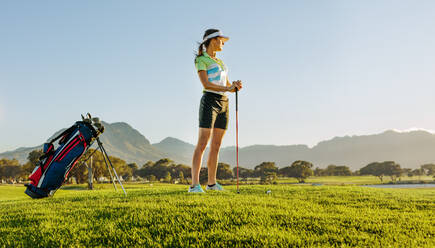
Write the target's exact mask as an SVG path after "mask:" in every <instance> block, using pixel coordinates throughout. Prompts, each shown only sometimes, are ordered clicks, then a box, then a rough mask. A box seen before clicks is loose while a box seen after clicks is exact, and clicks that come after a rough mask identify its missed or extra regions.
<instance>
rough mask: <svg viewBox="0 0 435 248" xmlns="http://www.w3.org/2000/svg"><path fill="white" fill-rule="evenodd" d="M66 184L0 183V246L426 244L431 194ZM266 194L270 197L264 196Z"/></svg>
mask: <svg viewBox="0 0 435 248" xmlns="http://www.w3.org/2000/svg"><path fill="white" fill-rule="evenodd" d="M97 187H98V188H99V189H98V190H94V191H87V190H82V189H83V188H84V186H78V187H77V186H66V187H63V188H62V189H61V190H59V191H58V192H57V193H56V195H55V196H54V197H53V198H48V199H41V200H32V199H30V198H29V197H27V196H26V195H24V193H23V191H24V187H22V186H21V187H18V186H0V247H115V246H117V247H189V246H193V247H232V246H237V247H265V246H266V247H291V246H294V247H323V246H325V247H331V246H332V247H355V246H356V247H434V246H435V240H434V239H435V236H434V235H435V215H434V213H435V189H373V188H366V187H359V186H345V187H342V186H299V185H273V186H259V185H256V186H252V185H249V186H243V187H242V188H241V194H236V192H235V187H233V186H228V187H226V189H227V190H226V191H225V192H208V193H206V194H202V195H192V194H187V193H186V190H187V186H185V185H164V184H154V185H152V186H151V185H143V184H130V185H126V188H127V191H128V197H124V196H123V195H122V193H121V192H120V191H118V192H114V191H113V189H111V188H110V187H111V185H97ZM268 189H271V191H272V193H271V194H265V192H266V190H268Z"/></svg>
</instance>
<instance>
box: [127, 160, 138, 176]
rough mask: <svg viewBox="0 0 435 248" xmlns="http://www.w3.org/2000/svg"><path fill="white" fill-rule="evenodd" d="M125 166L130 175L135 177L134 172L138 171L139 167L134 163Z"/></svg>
mask: <svg viewBox="0 0 435 248" xmlns="http://www.w3.org/2000/svg"><path fill="white" fill-rule="evenodd" d="M127 166H128V167H129V168H130V170H131V173H132V175H133V176H136V171H137V170H138V169H139V166H137V164H136V163H130V164H127Z"/></svg>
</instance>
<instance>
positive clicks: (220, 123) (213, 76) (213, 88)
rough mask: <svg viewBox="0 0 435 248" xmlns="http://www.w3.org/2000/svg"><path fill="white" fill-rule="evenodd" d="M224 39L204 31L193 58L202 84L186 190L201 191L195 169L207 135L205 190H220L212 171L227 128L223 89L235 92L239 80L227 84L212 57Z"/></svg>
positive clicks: (215, 32) (221, 68)
mask: <svg viewBox="0 0 435 248" xmlns="http://www.w3.org/2000/svg"><path fill="white" fill-rule="evenodd" d="M228 39H229V38H228V37H226V36H224V35H223V34H222V32H221V31H219V30H218V29H208V30H206V31H205V33H204V36H203V41H202V42H201V44H200V45H199V48H198V54H197V56H196V59H195V66H196V69H197V71H198V76H199V80H200V81H201V83H202V85H203V86H204V94H203V96H202V98H201V102H200V105H199V137H198V144H197V145H196V148H195V152H194V154H193V159H192V185H191V186H190V187H189V192H195V193H204V190H202V188H201V185H200V184H199V172H200V169H201V162H202V156H203V154H204V150H205V148H206V146H207V143H208V141H209V139H210V136H211V137H212V138H211V144H210V153H209V156H208V160H207V167H208V183H207V187H206V190H223V188H222V186H221V185H220V184H219V183H217V182H216V171H217V163H218V161H217V160H218V156H219V149H220V146H221V143H222V138H223V137H224V134H225V130H226V129H227V127H228V119H229V113H228V112H229V109H228V97H227V96H226V92H235V91H236V89H238V90H240V89H241V88H242V82H241V81H240V80H239V81H234V82H233V83H232V84H230V82H229V80H228V71H227V67H226V66H225V64H224V63H223V62H222V60H220V59H218V58H216V52H220V51H222V47H223V46H224V42H226V41H227V40H228Z"/></svg>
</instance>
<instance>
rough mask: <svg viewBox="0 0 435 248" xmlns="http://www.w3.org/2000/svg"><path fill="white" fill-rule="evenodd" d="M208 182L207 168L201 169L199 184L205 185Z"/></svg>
mask: <svg viewBox="0 0 435 248" xmlns="http://www.w3.org/2000/svg"><path fill="white" fill-rule="evenodd" d="M207 182H208V168H207V167H206V168H201V170H200V172H199V183H200V184H206V183H207Z"/></svg>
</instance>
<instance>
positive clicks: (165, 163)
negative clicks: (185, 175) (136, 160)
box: [136, 158, 178, 180]
mask: <svg viewBox="0 0 435 248" xmlns="http://www.w3.org/2000/svg"><path fill="white" fill-rule="evenodd" d="M175 168H177V167H176V166H175V165H174V164H173V161H172V160H170V159H169V158H163V159H160V160H158V161H156V162H155V163H154V162H151V161H148V162H147V163H146V164H144V165H143V166H142V168H140V169H139V170H137V171H136V174H137V175H138V176H140V177H145V178H146V177H148V176H150V175H154V176H155V177H156V178H157V179H158V180H161V179H164V178H165V177H166V173H167V172H169V173H170V174H171V177H174V178H175V177H176V176H177V175H178V174H177V173H176V172H175Z"/></svg>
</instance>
